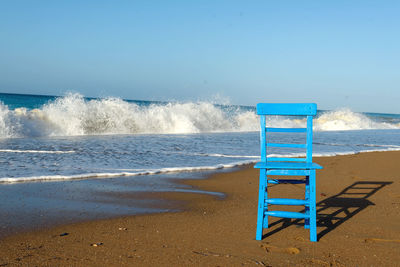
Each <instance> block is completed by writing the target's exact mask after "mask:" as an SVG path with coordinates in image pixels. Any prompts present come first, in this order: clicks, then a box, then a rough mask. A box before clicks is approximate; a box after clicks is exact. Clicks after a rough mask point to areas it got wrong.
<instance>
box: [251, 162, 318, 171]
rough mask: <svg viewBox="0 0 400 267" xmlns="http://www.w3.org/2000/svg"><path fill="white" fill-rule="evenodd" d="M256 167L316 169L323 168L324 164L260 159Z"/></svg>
mask: <svg viewBox="0 0 400 267" xmlns="http://www.w3.org/2000/svg"><path fill="white" fill-rule="evenodd" d="M254 168H257V169H292V170H316V169H322V166H320V165H318V164H317V163H314V162H311V163H308V162H282V161H267V162H264V161H260V162H257V163H256V165H255V166H254Z"/></svg>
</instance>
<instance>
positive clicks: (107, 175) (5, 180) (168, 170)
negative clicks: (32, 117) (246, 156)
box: [0, 160, 255, 184]
mask: <svg viewBox="0 0 400 267" xmlns="http://www.w3.org/2000/svg"><path fill="white" fill-rule="evenodd" d="M254 162H255V161H254V160H253V161H252V160H249V161H240V162H235V163H230V164H218V165H214V166H199V167H172V168H161V169H149V170H134V169H133V170H131V171H122V172H109V173H85V174H77V175H43V176H30V177H3V178H0V184H12V183H27V182H45V181H66V180H83V179H101V178H114V177H129V176H140V175H155V174H166V173H174V172H199V171H212V170H220V169H225V168H234V167H238V166H242V165H245V164H250V163H254Z"/></svg>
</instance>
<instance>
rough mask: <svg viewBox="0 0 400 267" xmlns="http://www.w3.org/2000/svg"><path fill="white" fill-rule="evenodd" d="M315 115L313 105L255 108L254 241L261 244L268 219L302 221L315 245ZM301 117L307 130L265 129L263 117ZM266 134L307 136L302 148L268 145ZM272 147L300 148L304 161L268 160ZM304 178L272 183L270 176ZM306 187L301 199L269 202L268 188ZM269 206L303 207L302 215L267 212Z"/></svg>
mask: <svg viewBox="0 0 400 267" xmlns="http://www.w3.org/2000/svg"><path fill="white" fill-rule="evenodd" d="M316 113H317V105H316V104H267V103H260V104H258V105H257V114H258V115H260V123H261V134H260V139H261V140H260V141H261V142H260V144H261V161H260V162H258V163H257V164H256V165H255V166H254V167H255V168H258V169H260V182H259V197H258V215H257V234H256V239H257V240H261V239H262V235H263V229H264V228H268V217H269V216H274V217H280V218H294V219H304V228H306V229H310V240H311V241H314V242H315V241H317V223H316V207H315V205H316V199H315V196H316V191H315V170H316V169H322V167H321V166H319V165H318V164H316V163H313V162H312V138H313V126H312V125H313V124H312V123H313V116H315V115H316ZM269 115H272V116H296V118H297V117H298V116H302V118H304V117H306V118H307V127H306V128H271V127H266V116H269ZM269 133H296V134H301V133H303V135H304V134H305V135H306V138H305V139H306V143H305V144H294V143H290V144H287V143H272V142H269V140H268V139H269V135H268V136H267V134H269ZM271 147H275V148H276V149H279V148H302V149H305V150H306V156H305V157H304V158H292V157H268V153H269V150H270V148H271ZM279 175H284V176H289V177H290V176H295V177H294V178H296V176H304V178H303V179H293V178H292V177H290V179H288V178H287V177H284V179H280V178H279V179H276V178H275V179H274V178H272V177H271V176H279ZM284 183H289V184H301V183H304V184H305V197H304V199H289V198H269V197H268V184H284ZM270 205H296V206H304V212H291V211H277V210H269V206H270Z"/></svg>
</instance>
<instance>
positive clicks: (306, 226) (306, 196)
mask: <svg viewBox="0 0 400 267" xmlns="http://www.w3.org/2000/svg"><path fill="white" fill-rule="evenodd" d="M305 185H306V186H305V194H304V199H305V200H306V201H308V200H309V199H310V176H308V175H307V176H306V184H305ZM304 209H305V213H307V212H309V211H310V208H309V207H308V206H307V205H306V206H304ZM304 229H310V219H309V218H306V219H304Z"/></svg>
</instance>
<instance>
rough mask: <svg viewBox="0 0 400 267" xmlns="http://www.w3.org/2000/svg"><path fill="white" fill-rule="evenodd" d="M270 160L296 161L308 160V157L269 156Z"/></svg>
mask: <svg viewBox="0 0 400 267" xmlns="http://www.w3.org/2000/svg"><path fill="white" fill-rule="evenodd" d="M267 160H268V161H295V162H306V161H307V159H306V158H285V157H267Z"/></svg>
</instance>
